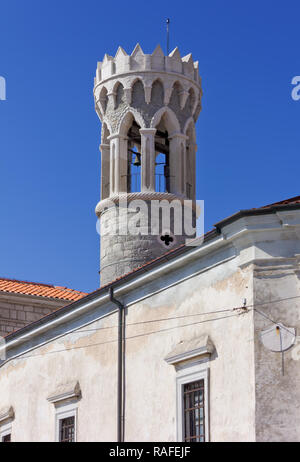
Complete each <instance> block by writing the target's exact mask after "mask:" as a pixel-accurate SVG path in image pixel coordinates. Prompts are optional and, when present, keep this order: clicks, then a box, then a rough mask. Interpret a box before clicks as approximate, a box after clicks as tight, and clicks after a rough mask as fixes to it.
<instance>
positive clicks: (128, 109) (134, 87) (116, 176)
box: [94, 45, 202, 285]
mask: <svg viewBox="0 0 300 462" xmlns="http://www.w3.org/2000/svg"><path fill="white" fill-rule="evenodd" d="M201 96H202V90H201V79H200V77H199V71H198V62H194V61H193V58H192V55H191V54H188V55H187V56H184V57H181V56H180V53H179V50H178V48H175V50H174V51H172V53H170V54H169V55H168V56H165V54H164V53H163V51H162V49H161V47H160V46H159V45H158V46H157V47H156V49H155V50H154V52H153V53H152V54H144V52H143V50H142V49H141V47H140V45H136V47H135V49H134V50H133V52H132V54H131V55H128V54H127V53H126V52H125V51H124V50H123V48H121V47H119V49H118V51H117V53H116V55H115V57H112V56H109V55H107V54H106V55H105V56H104V58H103V61H102V62H99V63H98V66H97V71H96V78H95V86H94V98H95V107H96V112H97V114H98V116H99V118H100V120H101V123H102V133H101V145H100V150H101V200H100V202H99V203H98V205H97V207H96V214H97V216H98V217H99V219H100V227H101V231H100V235H101V259H100V277H101V285H104V284H107V283H109V282H111V281H112V280H114V279H116V278H118V277H120V276H123V275H124V274H126V273H128V272H130V271H132V270H133V269H134V268H137V267H139V266H141V265H143V264H145V263H146V262H147V261H150V260H152V259H154V258H156V257H158V256H160V255H162V254H163V253H165V252H167V251H168V250H170V249H171V248H172V247H175V246H178V245H181V244H183V243H184V242H185V239H186V237H187V233H186V232H185V230H184V229H182V232H179V233H178V232H176V229H175V228H174V227H176V226H175V218H174V217H175V208H176V206H177V205H178V204H179V205H180V207H181V208H182V210H183V209H184V207H185V205H184V203H185V202H190V203H191V202H192V203H194V202H195V186H196V184H195V183H196V175H195V174H196V136H195V122H196V120H197V118H198V115H199V113H200V110H201ZM159 202H160V203H161V204H162V203H163V204H169V206H170V205H172V209H173V213H171V219H170V220H169V223H168V224H166V222H165V221H164V217H163V213H161V212H159V214H156V218H155V219H154V217H153V215H154V212H153V210H152V206H153V207H154V205H157V204H158V203H159ZM141 204H142V205H141ZM174 204H176V206H174ZM177 221H178V220H177ZM179 221H180V220H179ZM154 222H155V223H154ZM138 227H139V229H138V231H137V228H138ZM150 228H151V229H150ZM189 237H191V236H189Z"/></svg>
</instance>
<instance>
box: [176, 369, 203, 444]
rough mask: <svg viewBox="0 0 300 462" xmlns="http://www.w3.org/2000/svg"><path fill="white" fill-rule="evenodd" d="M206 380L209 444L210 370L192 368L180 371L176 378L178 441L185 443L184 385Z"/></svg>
mask: <svg viewBox="0 0 300 462" xmlns="http://www.w3.org/2000/svg"><path fill="white" fill-rule="evenodd" d="M199 380H204V426H205V442H206V443H207V442H209V368H208V367H206V368H205V369H201V370H199V366H192V367H189V368H187V369H183V370H181V371H178V374H177V377H176V390H177V441H178V442H185V435H184V385H186V384H188V383H192V382H197V381H199Z"/></svg>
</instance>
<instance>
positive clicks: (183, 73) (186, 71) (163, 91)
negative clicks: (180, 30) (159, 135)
mask: <svg viewBox="0 0 300 462" xmlns="http://www.w3.org/2000/svg"><path fill="white" fill-rule="evenodd" d="M137 93H139V95H138V101H137ZM201 96H202V89H201V78H200V76H199V65H198V61H194V60H193V58H192V55H191V54H188V55H186V56H184V57H181V56H180V52H179V50H178V48H177V47H176V48H175V49H174V50H173V51H172V52H171V53H170V54H169V55H168V56H165V54H164V53H163V51H162V49H161V47H160V46H159V45H158V46H157V47H156V49H155V50H154V52H153V53H152V54H145V53H144V52H143V50H142V48H141V47H140V45H139V44H137V45H136V47H135V49H134V50H133V52H132V54H131V55H128V54H127V53H126V52H125V51H124V49H123V48H122V47H119V49H118V51H117V53H116V55H115V57H112V56H109V55H107V54H106V55H105V56H104V59H103V61H102V62H99V63H98V66H97V71H96V77H95V87H94V97H95V105H96V111H97V114H98V116H99V117H100V120H101V121H106V120H107V122H108V124H111V125H112V129H113V131H115V130H116V129H117V126H116V125H115V124H114V120H113V119H114V116H115V114H114V115H112V112H113V111H115V110H117V109H119V106H120V105H122V106H123V111H122V112H123V113H124V112H125V109H126V108H127V109H128V108H133V109H135V108H136V109H137V111H139V112H140V113H141V114H142V117H143V120H144V125H145V127H148V126H150V121H151V118H152V117H153V116H154V112H155V110H156V109H159V108H161V107H162V106H169V107H171V108H172V110H173V111H174V112H175V113H179V114H178V115H179V119H181V120H179V122H180V123H181V125H183V124H184V123H185V122H186V120H187V118H189V117H193V118H194V121H195V122H196V120H197V118H198V115H199V113H200V110H201ZM118 112H120V110H119V111H118ZM111 119H112V120H111Z"/></svg>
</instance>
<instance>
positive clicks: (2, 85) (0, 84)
mask: <svg viewBox="0 0 300 462" xmlns="http://www.w3.org/2000/svg"><path fill="white" fill-rule="evenodd" d="M5 100H6V80H5V78H4V77H2V76H1V75H0V101H5Z"/></svg>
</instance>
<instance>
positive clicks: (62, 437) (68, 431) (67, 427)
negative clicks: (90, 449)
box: [59, 416, 75, 443]
mask: <svg viewBox="0 0 300 462" xmlns="http://www.w3.org/2000/svg"><path fill="white" fill-rule="evenodd" d="M59 441H60V442H61V443H74V442H75V417H74V416H72V417H67V418H65V419H61V420H60V422H59Z"/></svg>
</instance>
